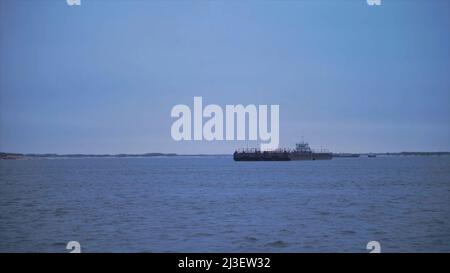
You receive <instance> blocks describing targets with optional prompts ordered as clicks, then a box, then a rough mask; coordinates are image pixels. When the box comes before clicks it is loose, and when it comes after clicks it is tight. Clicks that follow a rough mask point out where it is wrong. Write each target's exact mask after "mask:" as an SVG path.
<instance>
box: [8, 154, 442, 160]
mask: <svg viewBox="0 0 450 273" xmlns="http://www.w3.org/2000/svg"><path fill="white" fill-rule="evenodd" d="M231 155H232V154H176V153H144V154H53V153H52V154H49V153H47V154H21V153H4V152H3V153H0V160H3V159H4V160H8V159H45V158H61V159H63V158H142V157H187V156H199V157H217V156H231ZM367 155H376V156H446V155H450V152H397V153H392V152H386V153H333V157H336V158H345V157H359V156H367Z"/></svg>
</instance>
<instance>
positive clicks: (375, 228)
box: [0, 156, 450, 252]
mask: <svg viewBox="0 0 450 273" xmlns="http://www.w3.org/2000/svg"><path fill="white" fill-rule="evenodd" d="M71 240H76V241H79V242H80V243H81V247H82V251H83V252H99V251H101V252H311V251H312V252H321V251H325V252H334V251H338V252H367V250H366V244H367V242H368V241H372V240H376V241H379V242H380V243H381V248H382V251H384V252H390V251H401V252H411V251H445V252H449V251H450V157H448V156H442V157H438V156H429V157H412V156H411V157H377V158H365V157H364V158H357V159H354V158H347V159H345V158H341V159H333V160H329V161H292V162H234V161H233V160H232V158H231V157H168V158H164V157H161V158H109V159H105V158H103V159H101V158H89V159H54V160H51V159H46V160H10V161H7V160H3V161H0V251H13V252H17V251H26V252H42V251H43V252H67V250H66V249H65V247H66V244H67V242H68V241H71Z"/></svg>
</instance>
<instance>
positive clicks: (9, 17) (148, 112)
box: [0, 0, 450, 154]
mask: <svg viewBox="0 0 450 273" xmlns="http://www.w3.org/2000/svg"><path fill="white" fill-rule="evenodd" d="M0 69H1V70H0V76H1V77H0V151H2V152H19V153H146V152H167V153H169V152H173V153H180V154H192V153H211V154H215V153H232V152H233V150H234V149H236V148H239V147H246V146H258V145H257V144H258V142H253V141H212V142H208V141H179V142H177V141H175V140H173V139H172V137H171V134H170V129H171V126H172V123H173V122H174V121H175V119H174V118H172V117H171V116H170V112H171V109H172V107H173V106H174V105H177V104H186V105H188V106H190V107H191V108H192V107H193V98H194V96H202V97H203V103H204V104H205V105H206V104H218V105H220V106H222V107H225V105H226V104H232V105H236V104H243V105H247V104H255V105H260V104H263V105H274V104H277V105H280V121H279V122H280V132H279V133H280V146H281V147H293V146H294V144H295V143H296V142H297V141H299V140H301V138H302V137H304V139H305V140H306V141H308V142H309V143H310V145H311V146H312V147H313V148H328V149H330V150H331V151H333V152H388V151H390V152H399V151H450V126H449V124H450V1H446V0H433V1H429V0H411V1H406V0H382V5H381V6H369V5H367V3H366V1H365V0H345V1H337V0H329V1H327V0H318V1H312V0H309V1H308V0H303V1H302V0H297V1H129V0H122V1H120V0H113V1H101V0H82V1H81V6H68V5H67V4H66V1H65V0H53V1H51V0H47V1H32V0H29V1H24V0H14V1H13V0H4V1H3V0H2V1H0Z"/></svg>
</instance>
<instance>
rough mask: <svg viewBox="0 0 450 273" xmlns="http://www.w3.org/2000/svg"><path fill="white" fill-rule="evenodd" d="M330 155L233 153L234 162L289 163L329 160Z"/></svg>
mask: <svg viewBox="0 0 450 273" xmlns="http://www.w3.org/2000/svg"><path fill="white" fill-rule="evenodd" d="M332 158H333V157H332V154H331V153H313V152H311V153H302V152H251V153H249V152H235V153H234V154H233V159H234V160H235V161H291V160H329V159H332Z"/></svg>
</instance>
